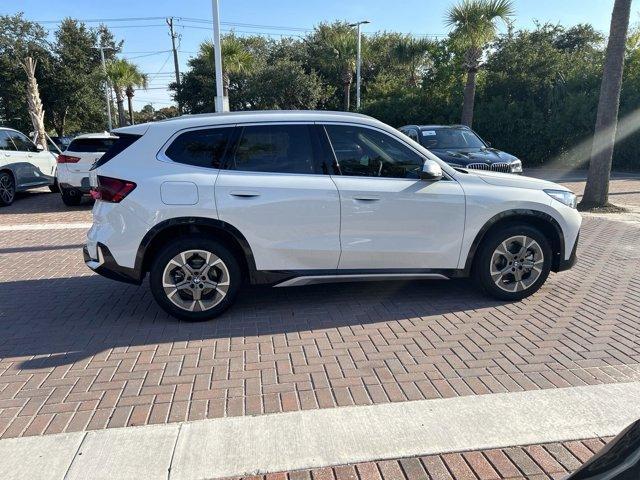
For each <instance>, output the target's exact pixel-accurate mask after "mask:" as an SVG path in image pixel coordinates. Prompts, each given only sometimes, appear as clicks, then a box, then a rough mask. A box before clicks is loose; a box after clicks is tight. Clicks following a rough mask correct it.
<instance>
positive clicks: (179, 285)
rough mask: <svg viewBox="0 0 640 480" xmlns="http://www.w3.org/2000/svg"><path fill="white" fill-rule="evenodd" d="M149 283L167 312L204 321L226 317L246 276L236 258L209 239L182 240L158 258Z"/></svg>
mask: <svg viewBox="0 0 640 480" xmlns="http://www.w3.org/2000/svg"><path fill="white" fill-rule="evenodd" d="M150 273H151V274H150V278H149V284H150V286H151V292H152V294H153V296H154V298H155V299H156V301H157V302H158V304H159V305H160V307H162V309H163V310H165V311H166V312H167V313H169V314H170V315H173V316H174V317H177V318H180V319H183V320H188V321H201V320H209V319H212V318H215V317H217V316H219V315H220V314H222V313H223V312H224V311H225V310H226V309H227V308H229V307H230V306H231V304H232V303H233V302H234V300H235V298H236V296H237V293H238V290H239V287H240V284H241V281H242V278H241V277H242V274H241V270H240V267H239V265H238V261H237V259H236V258H235V256H234V255H233V254H232V253H231V252H230V251H229V250H228V249H227V248H226V247H225V246H224V245H222V244H220V243H218V242H216V241H214V240H210V239H208V238H206V237H201V236H193V237H187V238H183V239H180V240H178V241H176V242H173V243H171V244H169V245H168V246H167V247H165V248H164V249H163V250H162V251H161V252H160V253H159V254H158V255H157V256H156V257H155V259H154V262H153V265H152V267H151V272H150Z"/></svg>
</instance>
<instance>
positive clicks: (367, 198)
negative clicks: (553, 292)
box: [353, 195, 380, 202]
mask: <svg viewBox="0 0 640 480" xmlns="http://www.w3.org/2000/svg"><path fill="white" fill-rule="evenodd" d="M353 199H354V200H360V201H361V202H377V201H378V200H380V197H370V196H363V195H359V196H357V197H353Z"/></svg>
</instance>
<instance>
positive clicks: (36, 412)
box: [0, 182, 640, 438]
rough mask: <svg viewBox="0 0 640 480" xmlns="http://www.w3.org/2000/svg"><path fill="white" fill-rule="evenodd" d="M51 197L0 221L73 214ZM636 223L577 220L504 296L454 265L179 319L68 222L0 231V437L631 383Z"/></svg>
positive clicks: (635, 345) (285, 292)
mask: <svg viewBox="0 0 640 480" xmlns="http://www.w3.org/2000/svg"><path fill="white" fill-rule="evenodd" d="M634 185H635V186H634ZM634 185H631V186H625V189H635V190H638V189H639V188H638V185H640V182H637V183H636V184H634ZM49 197H51V199H52V200H51V201H52V202H54V203H52V204H51V205H49V207H47V208H49V211H48V212H46V213H44V214H43V213H39V212H40V211H41V210H43V209H44V208H43V207H42V205H41V204H42V203H43V202H45V201H47V202H48V201H50V200H48V198H49ZM621 198H623V197H621ZM624 198H626V197H624ZM22 202H25V203H24V204H22V205H21V203H22ZM55 202H59V199H58V197H57V196H53V195H44V194H40V195H39V196H33V197H28V198H23V199H20V200H19V201H18V202H16V204H15V206H16V209H13V207H10V209H7V210H2V213H0V224H2V225H11V224H17V223H34V222H41V221H47V222H73V221H88V220H89V219H90V217H89V212H88V210H86V208H85V210H82V209H77V210H73V211H71V213H68V212H67V211H66V210H64V209H63V208H62V206H61V204H59V205H58V204H56V203H55ZM56 205H57V206H56ZM45 210H46V209H45ZM5 212H7V213H5ZM639 234H640V224H638V223H633V222H620V221H612V220H610V219H607V217H590V218H587V219H586V220H585V223H584V229H583V233H582V237H581V245H580V249H579V255H580V262H579V263H578V265H577V266H576V267H575V268H574V269H573V270H571V271H569V272H564V273H562V274H558V275H552V276H551V277H550V279H549V281H548V283H547V284H546V285H545V286H544V287H543V288H542V290H541V291H540V292H539V293H538V294H536V295H535V296H534V297H532V298H529V299H527V300H525V301H522V302H519V303H502V302H496V301H493V300H489V299H486V298H484V297H482V296H480V295H478V294H477V293H476V292H475V290H474V289H473V288H472V287H471V285H470V283H469V282H467V281H455V282H453V281H451V282H398V283H392V284H389V283H386V284H379V283H376V284H370V283H367V284H344V285H324V286H312V287H304V288H295V289H293V288H292V289H270V288H252V289H248V290H246V291H245V292H244V293H243V294H242V295H241V297H240V299H239V302H238V304H237V305H236V306H235V307H234V308H233V309H232V310H231V311H230V312H229V313H228V314H227V315H225V316H224V317H223V318H221V319H219V320H218V321H215V322H206V323H200V324H185V323H180V322H177V321H175V320H174V319H172V318H169V317H167V316H166V315H165V314H164V313H163V312H161V311H160V310H159V309H158V308H157V307H156V305H155V303H154V301H153V299H152V298H151V295H150V292H149V290H148V287H147V286H146V284H145V285H143V286H141V287H135V286H128V285H124V284H119V283H117V282H113V281H110V280H107V279H104V278H102V277H99V276H97V275H93V274H91V272H90V271H89V270H88V269H87V268H86V267H85V266H84V264H83V263H82V259H81V254H80V251H79V248H78V245H80V244H81V243H82V242H83V236H84V233H83V232H82V231H81V230H46V231H15V232H0V282H2V283H1V284H0V285H1V286H0V435H1V436H2V437H3V438H7V437H15V436H25V435H40V434H48V433H56V432H62V431H76V430H88V429H89V430H90V429H102V428H109V427H118V426H126V425H141V424H151V423H165V422H176V421H182V420H187V419H189V420H192V419H200V418H213V417H221V416H237V415H253V414H262V413H268V412H280V411H288V410H300V409H314V408H331V407H336V406H343V405H363V404H372V403H384V402H399V401H407V400H417V399H425V398H438V397H451V396H461V395H477V394H484V393H492V392H513V391H519V390H529V389H547V388H561V387H566V386H573V385H586V384H596V383H612V382H628V381H636V380H637V379H638V378H639V377H640V342H639V340H640V325H639V324H638V321H637V319H638V318H640V284H638V282H637V281H635V279H637V278H638V275H639V274H640V254H638V250H637V243H638V238H640V235H639Z"/></svg>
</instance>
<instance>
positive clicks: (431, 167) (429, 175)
mask: <svg viewBox="0 0 640 480" xmlns="http://www.w3.org/2000/svg"><path fill="white" fill-rule="evenodd" d="M441 178H442V168H440V165H439V164H438V162H435V161H433V160H431V159H426V160H425V161H424V164H423V165H422V171H421V172H420V180H429V181H435V180H440V179H441Z"/></svg>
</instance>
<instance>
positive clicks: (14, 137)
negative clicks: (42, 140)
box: [7, 131, 38, 152]
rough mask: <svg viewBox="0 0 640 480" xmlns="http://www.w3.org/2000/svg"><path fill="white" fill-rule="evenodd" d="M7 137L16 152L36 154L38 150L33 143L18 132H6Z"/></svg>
mask: <svg viewBox="0 0 640 480" xmlns="http://www.w3.org/2000/svg"><path fill="white" fill-rule="evenodd" d="M7 135H8V136H9V138H10V139H11V141H12V142H13V144H14V145H15V146H16V148H17V149H18V151H20V152H37V151H38V149H37V148H36V146H35V145H34V144H33V142H32V141H31V140H29V137H27V136H26V135H23V134H22V133H20V132H12V131H8V132H7Z"/></svg>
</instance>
